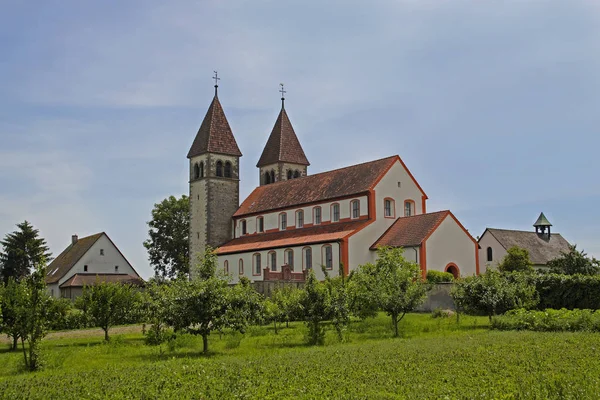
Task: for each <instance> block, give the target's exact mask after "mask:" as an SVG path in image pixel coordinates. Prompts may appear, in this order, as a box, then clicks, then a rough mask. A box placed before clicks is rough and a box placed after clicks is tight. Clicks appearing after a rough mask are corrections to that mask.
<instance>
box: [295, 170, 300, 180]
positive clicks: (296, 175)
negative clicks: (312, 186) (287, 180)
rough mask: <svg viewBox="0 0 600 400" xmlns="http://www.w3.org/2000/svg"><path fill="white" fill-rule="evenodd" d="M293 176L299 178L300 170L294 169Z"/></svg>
mask: <svg viewBox="0 0 600 400" xmlns="http://www.w3.org/2000/svg"><path fill="white" fill-rule="evenodd" d="M294 178H300V171H298V170H295V171H294Z"/></svg>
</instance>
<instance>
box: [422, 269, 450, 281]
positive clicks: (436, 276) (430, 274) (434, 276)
mask: <svg viewBox="0 0 600 400" xmlns="http://www.w3.org/2000/svg"><path fill="white" fill-rule="evenodd" d="M426 281H427V283H448V282H452V281H454V275H452V274H451V273H450V272H441V271H434V270H429V271H427V278H426Z"/></svg>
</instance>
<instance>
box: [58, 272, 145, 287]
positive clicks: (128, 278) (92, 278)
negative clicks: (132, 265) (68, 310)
mask: <svg viewBox="0 0 600 400" xmlns="http://www.w3.org/2000/svg"><path fill="white" fill-rule="evenodd" d="M96 282H109V283H114V282H119V283H123V284H130V285H137V286H141V285H143V284H144V280H143V279H142V278H140V277H139V276H135V275H128V274H75V275H73V276H72V277H70V278H69V279H68V280H67V281H66V282H64V283H63V284H62V285H60V287H61V288H66V287H83V286H92V285H94V284H96Z"/></svg>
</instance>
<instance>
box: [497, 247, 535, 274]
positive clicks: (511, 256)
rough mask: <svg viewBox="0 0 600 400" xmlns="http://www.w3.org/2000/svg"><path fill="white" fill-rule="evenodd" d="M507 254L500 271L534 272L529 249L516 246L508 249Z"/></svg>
mask: <svg viewBox="0 0 600 400" xmlns="http://www.w3.org/2000/svg"><path fill="white" fill-rule="evenodd" d="M507 253H508V254H506V256H504V259H503V260H502V262H501V263H500V264H499V265H498V270H500V271H502V272H515V271H518V272H533V266H532V264H531V260H530V259H529V251H527V249H522V248H520V247H517V246H514V247H511V248H510V249H508V250H507Z"/></svg>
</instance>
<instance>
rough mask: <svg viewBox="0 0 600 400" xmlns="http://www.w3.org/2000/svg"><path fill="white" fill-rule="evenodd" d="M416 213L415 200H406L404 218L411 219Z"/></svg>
mask: <svg viewBox="0 0 600 400" xmlns="http://www.w3.org/2000/svg"><path fill="white" fill-rule="evenodd" d="M414 213H415V202H414V201H413V200H404V216H405V217H410V216H412V215H414Z"/></svg>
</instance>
